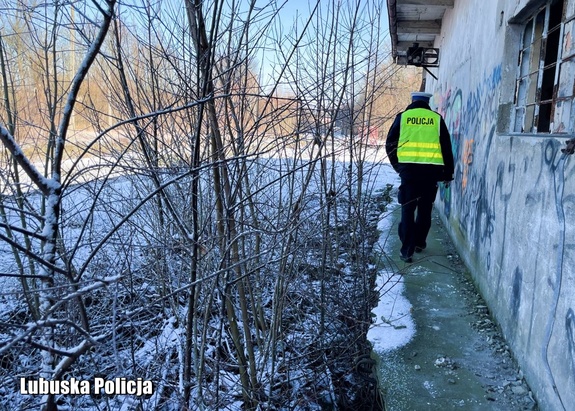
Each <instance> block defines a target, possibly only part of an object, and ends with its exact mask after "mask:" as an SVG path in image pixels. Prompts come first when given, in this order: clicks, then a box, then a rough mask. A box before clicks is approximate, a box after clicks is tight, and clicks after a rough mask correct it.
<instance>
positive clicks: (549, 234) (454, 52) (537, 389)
mask: <svg viewBox="0 0 575 411" xmlns="http://www.w3.org/2000/svg"><path fill="white" fill-rule="evenodd" d="M542 3H544V2H542V1H527V0H499V1H497V0H456V1H455V6H454V8H453V9H452V10H449V11H448V12H447V13H446V15H445V17H444V20H443V23H442V32H441V35H439V36H438V38H437V41H436V44H435V47H439V48H440V50H441V55H440V58H441V61H440V67H439V68H432V69H430V70H431V71H432V72H433V73H434V74H435V75H436V76H437V77H438V80H437V81H436V80H434V79H433V78H432V77H431V76H429V75H428V76H427V91H429V92H432V93H434V98H433V100H432V106H434V107H435V108H436V109H437V110H438V111H439V112H440V113H442V114H443V115H444V117H445V119H446V121H447V124H448V127H449V129H450V131H451V133H452V142H453V149H454V153H455V157H456V176H455V181H454V182H453V184H452V185H451V187H450V188H449V189H447V190H446V189H441V191H440V198H439V199H438V201H437V206H438V208H439V209H440V214H442V216H443V218H444V220H445V222H446V225H447V226H448V227H449V230H450V232H451V235H452V237H453V239H454V241H455V243H456V244H457V246H458V248H459V251H460V252H461V255H462V257H463V258H464V259H465V261H466V262H467V264H468V266H469V267H470V269H471V271H472V273H473V275H474V277H475V280H476V283H477V284H478V286H479V288H480V290H481V292H482V294H483V296H484V297H485V299H486V301H487V302H488V304H489V307H490V309H491V311H492V313H493V315H494V316H495V318H496V320H497V321H498V322H499V324H500V325H501V327H502V329H503V332H504V334H505V336H506V338H507V340H508V342H509V344H510V346H511V349H512V351H513V352H514V354H515V356H516V358H517V360H518V361H519V363H520V365H521V368H522V370H523V372H524V374H525V377H526V379H527V381H528V383H529V384H530V386H531V388H532V389H533V392H534V394H535V396H536V398H537V400H538V402H539V405H540V407H541V409H542V410H564V409H566V410H567V409H574V408H573V407H575V405H573V404H575V155H565V154H563V153H562V152H561V149H562V148H564V147H565V143H566V141H567V140H568V139H569V138H573V137H574V131H575V130H574V122H575V119H573V116H565V118H567V124H564V125H563V126H564V128H563V131H565V132H567V134H544V135H537V134H529V135H525V134H519V133H512V132H511V124H512V109H513V105H514V103H513V102H514V93H515V76H516V73H517V61H518V54H519V42H520V37H521V33H522V31H523V26H522V25H521V24H508V21H509V20H510V19H512V18H513V17H514V16H519V18H516V19H515V20H521V18H522V17H523V16H524V15H529V13H531V12H532V10H533V9H534V8H537V7H539V6H540V5H541V4H542ZM573 3H575V0H569V5H568V7H569V11H568V14H573V13H575V4H573ZM519 23H520V22H519ZM570 27H572V26H569V27H566V31H565V33H564V34H565V37H564V38H565V39H568V41H569V42H570V39H571V36H570V33H568V32H567V31H568V30H570ZM568 47H572V45H571V44H570V43H569V44H565V49H567V48H568ZM567 69H569V70H571V68H568V67H567V65H566V66H565V70H567ZM571 75H573V77H574V78H575V70H574V71H573V72H572V73H571ZM571 93H573V90H571ZM571 95H572V94H571ZM565 104H568V102H567V103H565ZM569 104H570V103H569ZM573 106H574V107H575V104H573ZM564 108H565V107H564Z"/></svg>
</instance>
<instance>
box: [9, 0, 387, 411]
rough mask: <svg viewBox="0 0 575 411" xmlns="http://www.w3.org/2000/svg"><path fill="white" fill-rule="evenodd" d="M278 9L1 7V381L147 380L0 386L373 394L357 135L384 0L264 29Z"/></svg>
mask: <svg viewBox="0 0 575 411" xmlns="http://www.w3.org/2000/svg"><path fill="white" fill-rule="evenodd" d="M289 6H290V3H289V1H288V2H285V3H280V4H278V3H275V2H273V1H271V2H269V3H267V4H265V5H263V6H262V5H256V2H255V1H250V2H241V1H237V2H236V1H232V2H227V1H219V0H217V1H211V2H206V1H199V0H185V1H182V2H150V1H144V2H141V3H139V2H135V3H134V2H130V3H121V4H116V2H115V1H113V0H109V1H105V0H102V1H98V2H92V3H86V4H80V5H78V2H56V3H54V4H50V5H48V4H44V3H43V4H41V5H32V6H27V5H25V4H24V3H20V2H18V3H16V5H15V6H9V5H8V4H7V3H5V4H3V5H2V7H3V9H6V10H9V12H7V13H6V15H5V16H3V17H2V22H3V26H2V27H3V28H2V29H1V30H0V70H1V74H2V91H3V100H2V104H1V105H0V107H1V109H2V111H1V113H0V121H1V123H0V141H2V144H3V146H4V148H5V149H4V151H3V152H2V158H1V160H0V161H2V174H1V175H0V178H1V179H2V180H1V187H0V189H1V190H2V192H1V193H0V218H1V220H0V229H2V232H1V233H0V239H2V245H1V247H0V252H1V254H0V274H1V275H2V276H1V277H0V280H2V281H4V283H5V287H4V288H5V289H6V290H7V291H6V293H5V294H2V297H3V298H5V299H6V301H7V304H6V308H5V309H3V311H2V312H1V313H0V315H1V318H2V320H1V321H2V322H1V323H0V354H2V355H3V356H5V357H4V358H7V359H9V361H6V362H5V361H4V360H3V361H2V368H1V369H0V382H1V385H3V386H4V387H8V386H10V387H13V386H17V382H18V381H16V378H17V377H16V376H18V378H19V377H20V376H22V377H23V378H25V379H26V380H34V379H37V378H39V377H42V378H45V379H47V380H62V379H69V378H71V377H74V378H76V379H85V380H92V379H94V378H95V377H96V376H98V377H102V378H105V379H106V380H114V379H115V378H120V377H124V378H127V379H133V380H135V379H137V378H142V379H144V380H150V381H153V383H154V393H153V394H150V395H148V396H137V395H136V396H130V395H102V396H73V397H72V396H69V397H67V396H62V395H57V394H47V395H45V396H44V397H36V396H22V395H20V394H19V393H18V392H10V393H7V394H8V395H6V396H5V400H0V402H2V401H5V403H6V405H7V406H12V407H27V406H31V407H32V406H38V405H40V406H41V407H43V408H44V409H46V410H55V409H57V408H58V406H59V405H60V404H62V405H65V406H68V407H75V409H102V408H104V407H108V409H116V408H119V407H121V406H125V407H126V409H150V410H152V409H206V410H207V409H224V408H226V407H230V408H234V407H235V408H237V409H239V407H240V406H241V407H243V408H244V409H280V408H290V409H291V408H297V404H314V406H326V407H327V406H330V405H331V406H332V407H335V406H336V404H339V407H340V408H344V409H345V408H346V407H349V408H353V407H356V408H357V407H361V406H363V405H362V404H366V403H374V396H376V393H377V387H376V382H375V380H373V379H372V377H371V376H370V373H371V372H372V370H371V368H370V363H369V361H368V360H366V358H368V357H369V356H368V354H369V345H368V344H367V342H366V340H365V335H366V332H367V327H368V326H369V319H370V314H369V310H370V307H371V304H373V300H372V288H373V277H374V270H373V269H372V268H370V258H371V257H370V256H371V252H372V251H371V244H372V243H373V241H374V240H373V237H374V227H373V224H371V225H370V223H369V222H370V221H371V220H372V219H373V214H374V213H377V212H378V210H379V209H377V208H375V207H374V206H373V195H372V194H373V193H372V191H373V186H372V185H370V184H372V183H371V179H370V178H369V175H370V173H371V172H372V170H374V169H375V167H376V166H377V164H376V163H375V162H376V161H379V160H380V159H381V156H379V157H378V156H377V151H378V148H377V146H376V145H372V146H369V144H367V143H368V142H367V141H366V139H365V138H364V136H365V134H366V130H368V131H369V130H371V129H372V128H373V127H374V126H377V127H379V126H380V124H381V121H382V120H381V118H382V117H386V116H388V111H386V110H387V107H385V108H384V109H381V108H380V105H379V103H378V102H379V101H381V99H382V98H383V97H384V96H388V94H389V93H388V92H387V90H388V87H389V84H390V81H392V80H393V79H395V76H396V73H395V72H393V71H389V70H388V68H387V65H386V62H387V61H388V58H389V55H388V53H387V52H386V51H385V50H384V47H383V42H384V41H385V35H384V34H383V32H382V31H381V27H382V24H383V23H382V21H381V18H382V14H381V13H382V10H383V9H384V6H383V2H361V1H358V2H328V3H320V2H319V1H316V2H312V3H311V4H310V7H309V10H301V15H300V14H297V13H296V14H295V17H294V20H293V24H291V23H289V24H288V23H287V22H286V20H285V18H283V19H282V18H280V16H282V13H283V12H285V11H286V10H285V9H286V8H287V7H289ZM303 15H305V18H303V19H302V18H300V16H303ZM270 50H274V52H273V55H272V54H270V53H271V52H270ZM272 57H273V58H272ZM269 58H271V59H272V60H273V62H272V63H269V62H267V61H266V59H269ZM392 110H393V107H389V112H391V111H392ZM370 155H371V156H373V157H370ZM366 355H367V357H366ZM38 364H39V365H38ZM366 364H367V365H368V366H366ZM350 382H352V384H351V385H350ZM366 387H368V388H369V389H370V390H371V391H369V392H367V391H366V392H363V391H362V393H361V395H360V394H358V392H359V391H361V390H363V389H365V388H366ZM361 401H364V402H363V403H360V402H361ZM138 407H139V408H138Z"/></svg>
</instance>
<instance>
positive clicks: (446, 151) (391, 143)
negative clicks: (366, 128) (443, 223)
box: [385, 101, 454, 181]
mask: <svg viewBox="0 0 575 411" xmlns="http://www.w3.org/2000/svg"><path fill="white" fill-rule="evenodd" d="M412 108H425V109H427V110H431V108H430V107H429V104H427V103H426V102H424V101H414V102H413V103H411V104H410V105H409V106H407V108H406V109H405V111H407V110H410V109H412ZM403 113H404V112H401V113H399V114H398V115H397V116H396V117H395V121H394V122H393V125H392V126H391V128H390V129H389V133H388V134H387V140H386V142H385V151H386V152H387V157H388V158H389V162H390V163H391V165H392V167H393V169H394V170H395V171H397V172H398V173H399V176H400V177H401V179H402V180H411V179H419V180H421V179H429V180H433V181H451V180H453V171H454V164H453V151H452V148H451V136H450V135H449V130H447V125H446V124H445V121H444V120H443V117H441V125H440V129H439V144H440V145H441V154H442V155H443V163H444V165H443V166H438V165H434V164H414V163H400V162H399V160H398V159H397V143H398V142H399V129H400V127H401V115H402V114H403Z"/></svg>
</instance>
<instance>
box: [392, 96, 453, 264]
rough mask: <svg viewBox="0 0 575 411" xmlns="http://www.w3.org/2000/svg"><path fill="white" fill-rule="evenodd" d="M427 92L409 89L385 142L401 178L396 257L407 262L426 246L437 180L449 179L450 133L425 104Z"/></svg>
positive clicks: (450, 163)
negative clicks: (405, 103) (408, 98)
mask: <svg viewBox="0 0 575 411" xmlns="http://www.w3.org/2000/svg"><path fill="white" fill-rule="evenodd" d="M431 96H432V95H431V94H429V93H421V92H416V93H411V100H412V102H411V104H410V105H409V106H407V108H406V110H405V111H404V112H402V113H399V114H398V115H397V117H396V118H395V121H394V122H393V125H392V126H391V129H390V130H389V133H388V135H387V141H386V143H385V149H386V151H387V156H388V158H389V161H390V163H391V165H392V166H393V168H394V170H395V171H396V172H397V173H399V177H400V178H401V185H400V186H399V192H398V195H397V199H398V201H399V203H400V204H401V222H400V223H399V228H398V234H399V239H400V240H401V255H400V258H401V259H402V260H403V261H405V262H408V263H410V262H412V258H413V253H414V252H421V251H422V250H423V249H425V247H426V246H427V243H426V240H427V234H428V233H429V229H430V227H431V210H432V207H433V202H434V201H435V196H436V194H437V183H438V182H439V181H444V182H446V185H447V184H449V181H451V180H453V170H454V166H453V152H452V149H451V137H450V135H449V131H448V130H447V126H446V125H445V121H444V120H443V118H442V117H441V115H439V114H438V113H436V112H435V111H432V110H431V108H430V107H429V99H430V98H431ZM416 211H417V215H416Z"/></svg>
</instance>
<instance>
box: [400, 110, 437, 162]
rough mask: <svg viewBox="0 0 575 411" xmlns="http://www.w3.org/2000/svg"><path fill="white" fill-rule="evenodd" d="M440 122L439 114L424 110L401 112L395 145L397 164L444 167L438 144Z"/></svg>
mask: <svg viewBox="0 0 575 411" xmlns="http://www.w3.org/2000/svg"><path fill="white" fill-rule="evenodd" d="M440 122H441V117H440V115H439V114H437V113H436V112H434V111H431V110H427V109H424V108H413V109H411V110H407V111H405V112H403V114H402V115H401V127H400V129H399V142H398V144H397V159H398V160H399V162H400V163H417V164H436V165H444V163H443V154H441V144H440V143H439V134H440V131H439V130H440Z"/></svg>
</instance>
